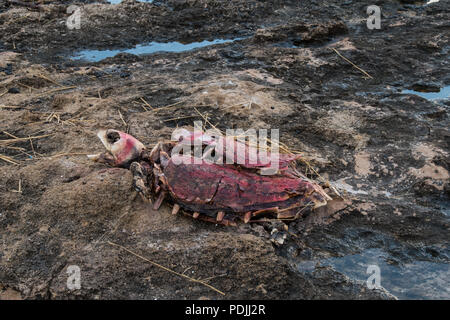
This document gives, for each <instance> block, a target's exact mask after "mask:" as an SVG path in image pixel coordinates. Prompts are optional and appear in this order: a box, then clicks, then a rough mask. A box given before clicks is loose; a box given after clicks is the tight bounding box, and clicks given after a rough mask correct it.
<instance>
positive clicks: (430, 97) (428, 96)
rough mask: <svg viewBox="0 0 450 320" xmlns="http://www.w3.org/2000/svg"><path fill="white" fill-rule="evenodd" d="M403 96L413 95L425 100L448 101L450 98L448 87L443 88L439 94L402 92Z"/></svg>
mask: <svg viewBox="0 0 450 320" xmlns="http://www.w3.org/2000/svg"><path fill="white" fill-rule="evenodd" d="M401 93H403V94H415V95H416V96H419V97H422V98H425V99H427V100H438V99H448V98H449V97H450V86H446V87H443V88H441V89H440V90H439V92H425V91H416V90H406V89H405V90H402V92H401Z"/></svg>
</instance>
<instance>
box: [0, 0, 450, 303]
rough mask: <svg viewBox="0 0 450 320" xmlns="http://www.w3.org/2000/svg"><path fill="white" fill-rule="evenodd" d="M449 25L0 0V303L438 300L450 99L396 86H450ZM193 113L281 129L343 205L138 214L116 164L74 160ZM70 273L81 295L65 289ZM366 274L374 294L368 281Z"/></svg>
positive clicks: (412, 11)
mask: <svg viewBox="0 0 450 320" xmlns="http://www.w3.org/2000/svg"><path fill="white" fill-rule="evenodd" d="M70 4H76V5H78V6H79V7H80V8H81V24H80V26H81V28H80V29H73V30H69V29H68V28H67V27H66V19H67V18H68V17H69V14H67V13H66V12H67V7H68V6H69V5H70ZM373 4H375V5H378V6H380V7H381V11H382V17H381V29H379V30H377V29H373V30H369V29H368V28H367V26H366V19H367V13H366V8H367V7H368V6H369V5H373ZM449 21H450V6H449V1H442V0H441V1H439V2H437V3H432V4H428V5H427V4H425V1H424V2H421V1H417V2H415V1H351V0H349V1H340V0H335V1H321V0H311V1H281V0H280V1H276V0H273V1H265V2H262V1H252V0H246V1H237V0H233V1H213V0H186V1H184V0H167V1H164V0H155V1H153V3H140V2H136V1H130V0H129V1H124V2H123V3H121V4H119V5H111V4H108V3H107V2H106V1H51V0H49V1H45V4H44V5H40V6H38V7H33V8H31V7H24V6H21V5H18V4H17V3H16V4H11V3H9V2H8V1H4V0H1V1H0V34H1V38H0V50H1V52H0V156H1V158H0V299H11V298H13V299H14V298H15V299H17V298H22V299H395V298H400V299H410V298H418V299H449V298H450V291H449V287H450V282H449V275H450V274H449V268H448V265H449V262H450V249H449V239H450V224H449V209H450V203H449V194H450V187H449V172H448V170H449V165H450V157H449V141H450V140H449V137H450V132H449V117H448V110H449V106H450V102H449V99H448V97H446V98H445V97H444V99H440V100H429V99H426V98H423V97H421V96H419V95H418V94H410V93H402V90H405V89H413V90H417V91H439V88H443V87H446V86H449V85H450V72H449V71H450V65H449V35H450V24H449ZM232 38H239V40H236V41H234V42H229V43H224V44H219V45H214V46H208V47H203V48H200V49H196V50H192V51H186V52H179V53H155V54H152V55H141V56H137V55H133V54H126V53H122V54H118V55H116V56H114V57H110V58H107V59H104V60H102V61H99V62H88V61H79V60H74V59H71V57H72V56H73V55H74V54H75V53H76V52H78V51H79V50H84V49H97V50H100V49H120V48H123V49H126V48H131V47H133V46H135V45H136V44H140V43H146V42H150V41H157V42H169V41H180V42H184V43H186V42H192V41H202V40H213V39H232ZM333 49H336V50H337V51H335V50H333ZM338 53H339V54H340V55H339V54H338ZM343 57H345V58H346V59H349V60H350V61H351V62H353V63H354V65H352V64H350V63H349V62H348V61H347V60H345V59H344V58H343ZM363 71H364V72H366V73H364V72H363ZM177 102H181V103H178V104H176V103H177ZM174 104H175V105H174ZM163 107H164V108H163ZM194 107H196V108H197V109H198V110H199V111H200V112H201V113H202V114H203V115H205V116H207V117H208V120H209V121H210V122H211V123H213V124H215V125H216V126H217V127H218V128H219V129H227V128H243V129H248V128H256V129H259V128H267V129H270V128H279V129H280V133H281V141H282V142H283V143H285V144H287V145H288V146H289V147H290V148H291V149H292V150H298V151H300V152H301V153H302V154H303V155H304V158H305V159H308V160H309V161H310V163H311V164H312V166H313V167H314V168H315V169H316V170H317V171H318V172H319V173H320V174H321V175H322V176H323V177H324V178H325V179H328V180H329V181H330V183H331V184H332V185H334V186H335V187H336V188H337V189H338V190H339V192H340V193H341V194H342V196H343V198H344V199H345V201H343V200H341V201H335V202H333V203H332V204H330V206H329V207H328V208H327V209H325V210H320V211H318V212H314V213H313V214H311V215H310V216H309V217H307V218H304V219H300V220H297V221H295V222H291V223H289V224H288V231H286V230H285V227H284V226H283V225H282V224H280V223H279V222H277V223H275V222H274V223H266V224H253V225H240V226H239V227H237V228H231V227H223V226H215V225H212V224H208V223H204V222H200V221H195V220H192V219H189V218H187V217H184V216H182V215H178V216H173V215H171V214H170V210H171V208H170V207H169V206H168V205H163V206H162V208H161V209H160V210H159V211H154V210H152V209H151V208H150V207H149V206H148V204H147V203H145V202H143V201H142V199H141V198H140V197H136V193H135V192H134V191H133V190H132V189H131V174H130V173H129V171H127V170H126V169H118V168H109V167H107V166H105V165H101V164H95V163H91V162H90V161H89V160H88V159H87V158H86V156H85V154H87V153H96V152H99V151H101V150H102V145H101V143H100V141H99V140H98V139H97V137H96V132H97V131H98V129H100V128H116V129H119V130H128V131H129V132H130V133H131V134H132V135H134V136H135V137H137V138H138V139H140V140H141V141H142V142H144V143H145V144H146V145H149V146H151V145H153V144H155V143H156V142H157V141H158V140H161V139H167V138H170V135H171V133H172V131H173V130H174V128H176V127H186V128H189V127H192V125H193V121H195V120H198V121H201V120H203V119H202V117H200V115H199V114H198V113H197V112H196V111H195V109H194ZM158 108H162V109H160V110H159V109H158ZM109 242H111V243H115V244H119V245H121V246H124V247H126V248H128V249H130V250H133V252H135V253H137V254H139V255H141V256H143V257H145V258H146V259H150V260H151V261H153V262H156V263H159V264H162V265H164V266H166V267H168V268H170V269H172V270H174V271H176V272H178V273H184V274H186V275H188V276H190V277H193V278H196V279H206V280H205V281H207V282H208V283H209V284H210V285H211V286H214V287H215V288H217V289H218V290H220V291H222V292H223V293H225V295H221V294H220V293H218V292H216V291H214V290H212V289H211V288H208V287H206V286H203V285H202V284H200V283H195V282H191V281H188V280H187V279H185V278H183V277H180V276H177V275H174V274H171V273H169V272H167V271H165V270H162V269H160V268H157V267H155V266H154V265H152V264H151V263H149V262H146V261H144V260H142V259H141V258H138V257H136V256H134V255H132V254H130V253H129V252H127V251H125V250H124V249H121V248H119V247H117V246H113V245H111V244H110V243H109ZM72 265H77V266H79V268H80V270H81V289H76V290H70V289H68V287H67V279H68V277H69V274H68V273H67V270H68V267H69V266H72ZM368 265H377V266H379V268H380V275H381V281H380V284H381V286H382V288H379V289H373V290H370V289H368V287H367V286H366V279H367V278H368V277H369V276H370V274H367V273H366V271H367V267H368Z"/></svg>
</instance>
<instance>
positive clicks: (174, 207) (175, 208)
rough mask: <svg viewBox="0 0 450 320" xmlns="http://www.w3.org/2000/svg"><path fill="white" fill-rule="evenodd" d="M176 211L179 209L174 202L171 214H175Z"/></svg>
mask: <svg viewBox="0 0 450 320" xmlns="http://www.w3.org/2000/svg"><path fill="white" fill-rule="evenodd" d="M178 211H180V205H178V204H176V203H175V204H174V205H173V209H172V214H177V213H178Z"/></svg>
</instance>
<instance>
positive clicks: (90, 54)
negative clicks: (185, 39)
mask: <svg viewBox="0 0 450 320" xmlns="http://www.w3.org/2000/svg"><path fill="white" fill-rule="evenodd" d="M241 39H243V38H235V39H215V40H212V41H207V40H205V41H201V42H191V43H187V44H184V43H181V42H150V43H147V44H139V45H137V46H136V47H134V48H131V49H118V50H82V51H79V52H77V53H76V54H75V55H73V56H72V57H71V59H73V60H84V61H90V62H97V61H100V60H103V59H105V58H109V57H114V56H115V55H116V54H119V53H131V54H135V55H144V54H152V53H156V52H183V51H189V50H193V49H197V48H202V47H207V46H212V45H215V44H221V43H228V42H233V41H237V40H241Z"/></svg>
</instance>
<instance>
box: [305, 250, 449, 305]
mask: <svg viewBox="0 0 450 320" xmlns="http://www.w3.org/2000/svg"><path fill="white" fill-rule="evenodd" d="M316 263H317V261H306V262H301V263H299V264H298V265H297V268H298V271H300V272H303V273H308V272H312V271H314V269H315V265H316ZM320 265H322V266H331V267H333V269H335V270H336V271H338V272H340V273H342V274H344V275H346V276H347V277H349V278H350V279H354V280H360V281H363V282H364V283H365V282H366V281H367V279H368V278H369V276H371V275H372V274H373V272H370V273H369V274H368V273H367V268H368V266H369V265H377V266H378V267H379V268H380V285H381V286H382V287H384V288H385V289H386V290H388V291H389V292H390V293H391V294H393V295H395V296H396V297H397V298H399V299H450V268H449V265H448V264H446V263H434V262H427V261H414V262H413V263H407V264H404V265H401V266H399V265H394V264H390V263H389V259H388V255H387V254H386V253H385V252H384V251H382V250H381V249H368V250H365V251H364V252H362V253H360V254H354V255H348V256H344V257H339V258H329V259H325V260H321V261H320Z"/></svg>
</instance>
